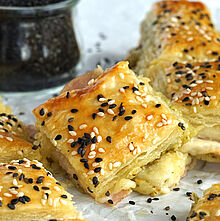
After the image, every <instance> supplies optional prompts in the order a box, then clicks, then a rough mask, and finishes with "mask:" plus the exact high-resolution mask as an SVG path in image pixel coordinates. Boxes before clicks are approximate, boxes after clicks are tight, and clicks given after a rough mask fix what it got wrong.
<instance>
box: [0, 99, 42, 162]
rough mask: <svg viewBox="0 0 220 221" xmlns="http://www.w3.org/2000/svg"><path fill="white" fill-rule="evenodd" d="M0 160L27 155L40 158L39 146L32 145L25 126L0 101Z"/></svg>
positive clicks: (31, 157) (8, 160) (5, 160)
mask: <svg viewBox="0 0 220 221" xmlns="http://www.w3.org/2000/svg"><path fill="white" fill-rule="evenodd" d="M1 110H2V111H6V112H0V162H10V161H11V160H14V159H20V158H23V157H27V158H29V159H36V160H40V159H41V155H40V151H39V148H40V146H36V145H33V144H32V143H31V140H30V134H29V131H28V130H27V128H26V126H25V125H24V124H23V123H22V122H21V121H19V120H18V119H17V117H16V116H14V115H12V114H11V112H10V110H9V108H8V107H6V106H4V105H3V104H1V103H0V111H1Z"/></svg>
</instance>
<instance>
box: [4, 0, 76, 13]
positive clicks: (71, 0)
mask: <svg viewBox="0 0 220 221" xmlns="http://www.w3.org/2000/svg"><path fill="white" fill-rule="evenodd" d="M78 1H79V0H62V1H60V2H57V3H52V4H47V5H42V6H31V7H29V6H0V14H1V13H3V14H4V15H5V16H10V15H13V16H15V15H23V16H31V15H32V16H33V15H35V14H41V13H44V12H47V13H48V12H51V13H52V12H55V11H59V10H62V9H68V8H70V9H71V8H72V7H74V6H75V5H76V4H77V3H78Z"/></svg>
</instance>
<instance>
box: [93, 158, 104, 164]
mask: <svg viewBox="0 0 220 221" xmlns="http://www.w3.org/2000/svg"><path fill="white" fill-rule="evenodd" d="M102 161H103V159H102V158H99V157H97V158H95V162H96V163H100V162H102Z"/></svg>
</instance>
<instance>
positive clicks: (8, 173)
mask: <svg viewBox="0 0 220 221" xmlns="http://www.w3.org/2000/svg"><path fill="white" fill-rule="evenodd" d="M12 173H13V172H6V173H5V174H6V175H10V174H12Z"/></svg>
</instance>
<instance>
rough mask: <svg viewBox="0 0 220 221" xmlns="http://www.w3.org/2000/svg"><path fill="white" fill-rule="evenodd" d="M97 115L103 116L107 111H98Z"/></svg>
mask: <svg viewBox="0 0 220 221" xmlns="http://www.w3.org/2000/svg"><path fill="white" fill-rule="evenodd" d="M97 115H98V116H100V117H103V116H104V115H105V113H104V112H98V113H97Z"/></svg>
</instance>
